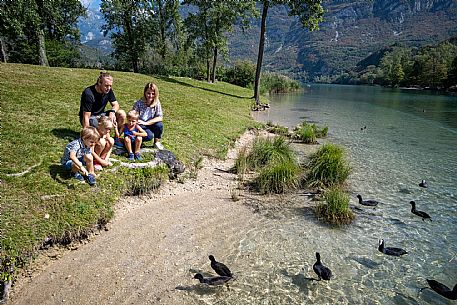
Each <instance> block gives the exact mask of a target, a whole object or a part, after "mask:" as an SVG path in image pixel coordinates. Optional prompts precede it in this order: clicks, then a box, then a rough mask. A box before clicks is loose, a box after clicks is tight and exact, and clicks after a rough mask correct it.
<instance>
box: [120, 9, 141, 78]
mask: <svg viewBox="0 0 457 305" xmlns="http://www.w3.org/2000/svg"><path fill="white" fill-rule="evenodd" d="M123 17H124V29H125V32H126V33H127V40H128V41H129V43H130V51H129V53H130V56H129V57H130V60H131V61H132V68H133V73H138V66H139V65H138V61H139V59H138V55H137V53H136V51H135V38H134V37H133V30H132V23H131V15H130V12H124V16H123Z"/></svg>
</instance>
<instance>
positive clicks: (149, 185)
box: [125, 164, 169, 196]
mask: <svg viewBox="0 0 457 305" xmlns="http://www.w3.org/2000/svg"><path fill="white" fill-rule="evenodd" d="M168 173H169V169H168V167H167V166H166V165H165V164H162V165H159V166H156V167H144V168H137V169H130V170H129V171H127V172H126V173H125V174H126V180H125V194H126V195H128V196H139V195H144V194H147V193H150V192H153V191H156V190H158V189H159V187H160V186H161V185H162V184H163V183H164V182H165V181H167V180H168Z"/></svg>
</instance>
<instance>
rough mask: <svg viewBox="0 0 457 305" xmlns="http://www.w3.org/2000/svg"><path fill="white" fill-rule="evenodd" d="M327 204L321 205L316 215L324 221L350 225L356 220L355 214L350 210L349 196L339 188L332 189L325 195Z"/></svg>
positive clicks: (317, 208) (316, 210)
mask: <svg viewBox="0 0 457 305" xmlns="http://www.w3.org/2000/svg"><path fill="white" fill-rule="evenodd" d="M324 199H325V202H326V203H320V204H319V205H318V206H317V207H316V208H315V213H316V215H317V216H318V217H319V218H322V219H324V221H326V222H328V223H330V224H334V225H341V224H349V223H350V222H351V221H352V220H353V219H354V217H355V216H354V213H352V211H351V209H350V208H349V196H348V195H347V194H346V193H345V192H343V191H342V190H341V189H339V188H337V187H331V188H330V189H328V190H327V191H326V192H325V193H324Z"/></svg>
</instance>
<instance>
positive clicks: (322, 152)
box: [307, 143, 351, 187]
mask: <svg viewBox="0 0 457 305" xmlns="http://www.w3.org/2000/svg"><path fill="white" fill-rule="evenodd" d="M308 167H309V173H308V175H307V181H308V184H309V185H310V186H315V187H322V186H324V187H329V186H332V185H339V184H342V183H343V182H344V181H345V180H346V179H347V177H348V176H349V173H350V171H351V169H350V167H349V165H347V163H346V161H345V159H344V150H343V148H341V147H339V146H337V145H335V144H332V143H329V144H325V145H323V146H322V147H321V148H320V149H319V150H318V151H317V152H316V153H315V154H313V155H311V158H310V162H309V165H308Z"/></svg>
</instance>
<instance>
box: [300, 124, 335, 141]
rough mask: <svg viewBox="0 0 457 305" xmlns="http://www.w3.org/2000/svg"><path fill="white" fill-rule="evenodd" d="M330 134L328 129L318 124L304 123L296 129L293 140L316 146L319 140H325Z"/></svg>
mask: <svg viewBox="0 0 457 305" xmlns="http://www.w3.org/2000/svg"><path fill="white" fill-rule="evenodd" d="M327 134H328V127H324V128H320V127H319V126H317V125H316V124H308V123H307V122H306V121H303V122H302V123H301V124H300V125H298V126H297V127H295V129H294V132H293V138H294V139H297V140H299V141H302V142H303V143H306V144H316V143H317V138H325V137H326V136H327Z"/></svg>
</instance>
